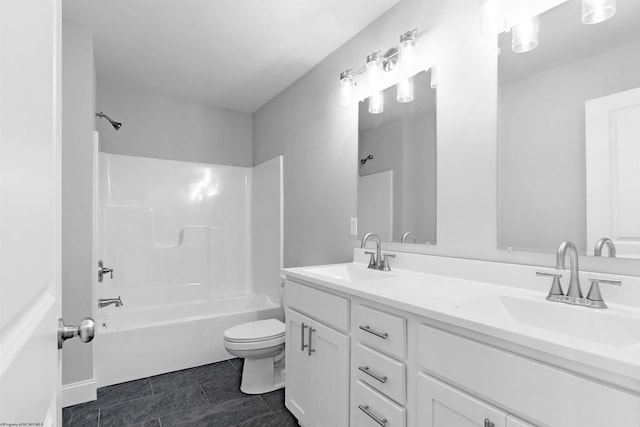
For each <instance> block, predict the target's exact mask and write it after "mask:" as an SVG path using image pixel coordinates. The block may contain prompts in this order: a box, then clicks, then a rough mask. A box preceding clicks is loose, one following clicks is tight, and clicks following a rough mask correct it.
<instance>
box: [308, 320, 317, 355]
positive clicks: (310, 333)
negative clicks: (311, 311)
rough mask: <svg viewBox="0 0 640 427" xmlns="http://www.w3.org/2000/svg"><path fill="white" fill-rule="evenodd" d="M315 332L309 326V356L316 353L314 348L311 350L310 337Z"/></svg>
mask: <svg viewBox="0 0 640 427" xmlns="http://www.w3.org/2000/svg"><path fill="white" fill-rule="evenodd" d="M315 331H316V330H315V329H313V328H312V327H311V326H309V356H311V353H315V351H316V349H315V348H311V335H312V334H313V333H314V332H315Z"/></svg>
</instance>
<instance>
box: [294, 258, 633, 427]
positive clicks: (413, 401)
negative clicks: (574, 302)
mask: <svg viewBox="0 0 640 427" xmlns="http://www.w3.org/2000/svg"><path fill="white" fill-rule="evenodd" d="M363 268H366V267H363ZM288 279H289V280H287V282H286V285H285V307H286V310H285V317H286V323H287V341H286V345H287V348H286V356H287V373H286V377H287V389H286V392H285V393H286V406H287V408H289V410H290V411H291V412H292V413H293V414H294V415H295V416H296V417H297V419H298V421H299V422H300V424H301V425H303V426H304V427H311V426H313V427H319V426H323V427H324V426H326V427H328V426H331V427H349V426H351V427H381V426H384V427H536V426H537V427H543V426H544V427H600V426H616V427H638V426H640V394H639V393H638V392H637V391H634V390H635V389H634V384H635V383H634V381H638V379H637V378H636V377H628V378H627V380H628V382H627V383H628V384H630V386H629V387H625V386H624V384H625V383H620V380H619V379H618V378H617V377H611V378H612V380H609V377H607V376H600V377H598V376H594V375H593V374H599V372H597V371H596V372H594V367H590V368H588V367H586V366H584V365H582V364H580V363H578V362H577V361H574V360H572V358H571V357H572V353H571V349H570V348H568V350H567V352H566V353H565V354H564V355H562V354H561V355H552V354H548V353H545V352H543V351H542V349H541V348H536V347H531V346H525V345H522V344H519V343H518V342H516V341H511V340H508V339H503V338H500V337H497V336H493V335H491V334H490V333H482V332H479V331H477V330H474V327H475V325H474V324H472V323H468V326H469V327H466V326H464V325H456V324H454V323H453V322H449V319H448V318H447V317H444V316H441V315H440V314H439V313H438V312H437V311H425V310H423V311H420V310H419V307H420V306H419V305H417V306H416V307H418V308H416V309H414V308H413V307H414V306H413V305H412V301H409V300H406V299H405V301H403V302H402V303H400V302H396V301H394V300H392V299H391V298H390V297H389V296H388V294H389V293H388V292H384V297H380V296H376V295H375V292H379V291H378V288H379V284H378V283H377V282H374V281H372V282H371V285H370V288H371V291H370V292H371V293H373V296H370V295H369V294H367V293H366V292H365V291H363V289H366V288H365V286H364V285H359V286H357V287H356V286H354V287H353V288H352V287H350V286H347V285H339V284H331V282H330V281H328V280H325V281H318V283H314V282H313V281H311V280H310V281H309V282H307V281H306V280H305V279H304V277H303V276H302V275H299V276H298V277H295V281H296V282H292V281H291V280H290V279H291V278H290V277H289V276H288ZM298 281H299V282H300V283H297V282H298ZM324 282H328V283H329V284H328V285H326V286H325V285H323V283H324ZM395 283H396V282H393V283H390V286H391V285H393V284H395ZM419 292H424V290H423V289H422V288H419V289H418V291H416V295H420V294H419ZM381 293H382V292H381ZM416 301H418V297H416ZM418 304H419V301H418ZM569 308H571V307H569ZM451 319H453V320H455V318H453V317H452V318H451ZM485 331H486V329H485ZM489 332H490V331H489ZM309 346H311V347H309ZM310 349H311V351H310ZM607 375H609V373H607ZM614 380H615V381H618V382H617V383H616V382H614ZM620 384H622V385H620Z"/></svg>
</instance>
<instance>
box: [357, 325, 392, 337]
mask: <svg viewBox="0 0 640 427" xmlns="http://www.w3.org/2000/svg"><path fill="white" fill-rule="evenodd" d="M358 328H360V329H362V330H363V331H365V332H369V333H370V334H371V335H375V336H377V337H378V338H382V339H383V340H386V339H387V337H388V336H389V334H388V333H386V332H378V331H374V330H373V329H371V328H370V327H369V326H368V325H360V326H358Z"/></svg>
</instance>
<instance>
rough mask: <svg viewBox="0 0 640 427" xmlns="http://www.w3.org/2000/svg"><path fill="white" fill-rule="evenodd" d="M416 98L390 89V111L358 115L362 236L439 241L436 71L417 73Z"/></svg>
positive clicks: (364, 107) (364, 109) (363, 107)
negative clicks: (398, 97) (433, 84)
mask: <svg viewBox="0 0 640 427" xmlns="http://www.w3.org/2000/svg"><path fill="white" fill-rule="evenodd" d="M414 88H415V89H414V91H415V96H414V100H413V101H412V102H408V103H399V102H397V101H396V87H395V86H393V87H390V88H388V89H386V90H385V91H384V111H383V112H382V113H380V114H370V113H369V112H368V100H367V99H365V100H363V101H361V102H360V105H359V114H358V165H357V167H358V238H360V239H361V238H362V237H363V236H364V235H365V234H366V233H370V232H371V233H376V234H377V235H378V236H380V239H381V240H382V241H383V242H391V241H392V242H403V237H404V243H423V244H424V243H428V244H434V243H435V242H436V91H435V90H434V89H432V88H431V72H425V71H423V72H421V73H418V74H417V75H416V76H415V77H414Z"/></svg>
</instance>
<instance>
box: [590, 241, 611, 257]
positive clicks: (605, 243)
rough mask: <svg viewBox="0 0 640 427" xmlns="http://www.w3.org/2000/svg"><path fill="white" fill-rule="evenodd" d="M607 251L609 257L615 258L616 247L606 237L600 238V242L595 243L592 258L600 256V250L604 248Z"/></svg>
mask: <svg viewBox="0 0 640 427" xmlns="http://www.w3.org/2000/svg"><path fill="white" fill-rule="evenodd" d="M605 246H606V247H607V248H608V249H609V257H610V258H615V257H616V247H615V246H614V244H613V240H611V239H609V238H608V237H602V238H601V239H600V240H598V241H597V242H596V247H595V248H594V249H593V256H602V249H603V248H604V247H605Z"/></svg>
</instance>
